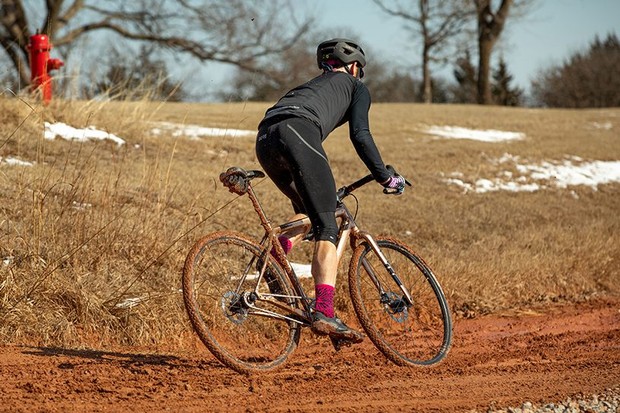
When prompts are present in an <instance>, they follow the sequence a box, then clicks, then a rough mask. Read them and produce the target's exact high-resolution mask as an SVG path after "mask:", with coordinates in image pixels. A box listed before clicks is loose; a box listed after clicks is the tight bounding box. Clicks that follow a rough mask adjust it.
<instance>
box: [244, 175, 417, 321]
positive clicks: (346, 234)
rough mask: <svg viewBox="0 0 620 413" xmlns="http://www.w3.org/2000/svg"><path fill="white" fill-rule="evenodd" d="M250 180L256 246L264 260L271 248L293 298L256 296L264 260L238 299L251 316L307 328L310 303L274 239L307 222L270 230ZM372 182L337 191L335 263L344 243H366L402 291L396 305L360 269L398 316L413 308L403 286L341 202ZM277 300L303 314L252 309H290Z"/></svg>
mask: <svg viewBox="0 0 620 413" xmlns="http://www.w3.org/2000/svg"><path fill="white" fill-rule="evenodd" d="M252 172H254V173H255V174H256V175H255V176H252V177H260V176H261V175H262V172H260V171H252ZM252 177H246V178H245V179H247V191H246V193H247V194H248V196H249V198H250V200H251V201H252V205H253V207H254V210H255V211H256V213H257V214H258V216H259V218H260V221H261V226H262V227H263V229H264V230H265V235H264V236H263V239H262V240H261V242H260V245H261V247H262V248H263V249H264V250H263V254H265V256H268V254H270V251H271V250H270V248H269V247H270V246H273V248H274V251H275V259H276V261H277V262H278V264H280V266H281V267H282V268H283V269H284V272H285V273H286V275H287V277H288V280H289V281H290V283H291V285H292V286H293V289H294V292H295V293H296V294H297V295H296V296H290V295H282V294H267V293H260V292H259V291H258V286H259V285H260V281H261V279H262V277H263V276H264V273H265V268H266V267H267V259H264V260H263V263H262V266H261V268H259V269H258V270H259V274H258V277H259V278H258V280H257V283H256V286H255V288H254V291H252V292H249V293H248V292H246V293H244V294H243V295H242V297H241V298H242V300H243V301H244V304H245V305H246V306H248V308H249V309H251V310H252V311H251V313H252V314H254V315H262V316H267V317H272V318H279V319H283V320H287V321H293V322H295V323H299V324H303V325H309V324H310V314H311V313H312V308H311V301H312V300H311V299H309V298H308V296H307V295H306V294H305V292H304V289H303V287H302V285H301V283H300V282H299V279H298V278H297V275H296V274H295V271H294V270H293V268H292V266H291V264H290V262H289V260H288V258H287V257H286V254H285V252H284V249H283V248H282V246H281V245H280V242H279V241H278V235H280V234H281V233H282V232H284V231H287V230H290V229H295V228H301V227H309V226H310V219H309V218H308V217H305V218H302V219H297V220H294V221H290V222H286V223H283V224H281V225H278V226H275V227H274V226H273V225H272V224H271V223H270V221H269V219H268V218H267V215H266V214H265V211H264V210H263V208H262V206H261V205H260V202H259V201H258V198H257V196H256V193H255V192H254V189H253V188H252V185H251V182H250V180H251V179H252ZM373 180H374V178H373V177H372V175H367V176H365V177H364V178H362V179H359V180H358V181H355V182H354V183H352V184H350V185H347V186H344V187H342V188H340V189H339V190H338V191H337V205H336V220H340V226H339V231H338V244H337V246H336V254H337V260H338V262H340V260H341V258H342V256H343V254H344V251H345V249H346V247H347V243H349V244H350V247H351V249H352V250H354V249H355V247H356V245H357V244H358V243H359V242H362V241H366V242H367V243H368V245H369V246H370V248H371V249H372V250H373V251H374V252H375V253H376V254H377V257H378V258H379V260H380V261H381V263H382V264H383V266H384V267H385V269H386V270H387V271H388V273H389V274H390V275H391V277H392V279H393V280H394V282H396V284H397V285H398V287H399V288H400V290H401V291H402V293H403V296H402V297H401V298H400V299H399V300H398V301H399V302H397V303H393V302H392V303H390V301H391V299H390V298H388V297H387V294H386V292H385V290H384V288H383V286H382V285H381V282H380V281H379V278H378V277H377V276H376V275H375V271H374V269H373V268H372V266H371V265H370V264H369V263H368V262H367V261H366V259H364V260H363V261H362V265H363V266H364V269H365V270H366V271H367V273H368V274H369V276H370V278H371V280H372V282H373V284H374V285H375V287H376V288H377V290H378V292H379V293H380V295H381V297H385V300H386V301H385V304H389V305H390V307H391V308H392V309H393V310H394V311H395V312H400V311H403V310H405V308H409V307H411V306H412V305H413V300H412V298H411V295H410V293H409V291H408V290H407V288H406V287H405V286H404V285H403V283H402V282H401V280H400V279H399V277H398V275H397V274H396V272H395V271H394V269H393V268H392V266H391V265H390V263H389V262H388V260H387V258H386V257H385V255H384V254H383V253H382V252H381V249H380V248H379V245H378V244H377V242H376V241H375V239H374V238H373V237H372V236H371V235H370V234H369V233H368V232H365V231H362V230H360V229H359V228H358V226H357V224H356V223H355V218H354V216H353V214H351V212H350V211H349V209H348V208H347V206H346V205H345V204H344V203H343V200H344V198H346V197H347V196H349V195H350V194H351V193H352V192H353V191H354V190H356V189H358V188H360V187H361V186H363V185H365V184H367V183H369V182H371V181H373ZM253 263H254V259H252V260H251V262H250V263H249V264H248V267H247V268H246V271H245V276H244V277H242V279H241V282H240V283H239V287H241V285H242V284H243V281H244V279H245V278H246V277H247V274H248V273H249V270H250V268H252V266H253ZM237 293H240V291H237ZM270 297H273V298H276V300H269V299H268V298H270ZM277 298H289V299H290V298H292V299H298V300H300V301H301V303H302V305H303V307H304V308H303V310H304V312H303V314H297V315H298V316H301V320H300V319H299V318H295V317H289V316H285V315H282V314H278V313H276V312H273V311H269V310H266V309H263V308H258V307H256V306H255V305H254V303H255V302H256V301H257V300H258V301H265V300H266V301H269V303H270V304H272V305H276V306H278V307H281V308H283V309H288V310H290V309H291V308H290V306H287V305H284V303H280V302H278V300H277Z"/></svg>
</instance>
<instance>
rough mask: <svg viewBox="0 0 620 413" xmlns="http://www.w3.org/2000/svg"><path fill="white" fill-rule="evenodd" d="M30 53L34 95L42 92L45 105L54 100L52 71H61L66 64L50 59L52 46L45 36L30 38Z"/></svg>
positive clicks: (36, 35) (39, 35)
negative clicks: (39, 91)
mask: <svg viewBox="0 0 620 413" xmlns="http://www.w3.org/2000/svg"><path fill="white" fill-rule="evenodd" d="M28 50H29V51H30V80H31V82H32V84H31V88H32V91H33V93H36V92H37V91H38V90H41V96H42V98H43V102H44V103H46V104H47V103H49V102H50V100H52V77H51V76H50V71H52V70H57V69H60V68H61V67H62V66H63V65H64V62H63V61H62V60H60V59H50V50H52V44H51V43H50V42H49V38H48V37H47V36H46V35H45V34H39V33H37V34H35V35H33V36H30V43H29V44H28Z"/></svg>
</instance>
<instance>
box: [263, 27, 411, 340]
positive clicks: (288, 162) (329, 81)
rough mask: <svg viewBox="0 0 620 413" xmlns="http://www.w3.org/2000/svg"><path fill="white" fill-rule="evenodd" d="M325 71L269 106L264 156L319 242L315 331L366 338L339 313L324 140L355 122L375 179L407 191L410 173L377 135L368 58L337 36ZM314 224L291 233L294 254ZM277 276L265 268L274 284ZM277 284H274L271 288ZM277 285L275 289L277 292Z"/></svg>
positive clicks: (288, 240)
mask: <svg viewBox="0 0 620 413" xmlns="http://www.w3.org/2000/svg"><path fill="white" fill-rule="evenodd" d="M317 64H318V67H319V69H322V70H323V73H322V74H321V75H319V76H317V77H315V78H314V79H312V80H310V81H308V82H306V83H304V84H302V85H300V86H298V87H296V88H294V89H292V90H290V91H289V92H288V93H286V94H285V95H284V96H283V97H282V98H281V99H280V100H279V101H278V102H277V103H276V104H275V105H274V106H272V107H271V108H269V109H268V110H267V111H266V113H265V117H264V118H263V120H262V121H261V122H260V124H259V126H258V135H257V138H256V155H257V158H258V161H259V162H260V164H261V166H262V167H263V169H264V170H265V172H266V173H267V175H268V176H269V177H270V179H271V180H272V181H273V182H274V183H275V185H276V186H277V187H278V189H280V191H282V192H283V193H284V195H286V196H287V197H288V198H289V199H290V200H291V202H292V204H293V209H294V211H295V216H294V217H293V218H292V219H299V218H302V217H304V216H305V215H307V216H308V217H309V219H310V222H311V225H312V234H313V238H314V241H315V246H314V255H313V259H312V266H311V268H312V269H311V272H312V277H313V279H314V284H315V298H316V302H315V308H314V310H315V311H314V313H313V323H312V330H313V331H314V332H315V333H317V334H321V335H329V336H330V337H332V338H336V339H346V340H349V341H352V342H360V341H362V340H363V335H362V334H361V333H359V332H357V331H355V330H353V329H351V328H349V327H348V326H347V325H346V324H345V323H344V322H342V320H340V319H339V318H338V317H336V315H335V313H334V294H335V285H336V272H337V267H338V262H337V255H336V242H337V236H338V226H337V223H336V219H335V216H334V214H335V211H336V202H337V200H336V184H335V180H334V176H333V174H332V170H331V167H330V165H329V161H328V158H327V155H326V153H325V151H324V149H323V146H322V143H323V141H324V140H325V139H326V138H327V136H328V135H329V134H330V133H331V132H332V131H333V130H334V129H335V128H337V127H339V126H341V125H343V124H345V123H347V122H348V123H349V136H350V139H351V141H352V143H353V146H354V147H355V150H356V152H357V154H358V156H359V157H360V158H361V160H362V161H363V162H364V164H365V165H366V167H367V168H368V169H369V170H370V172H371V173H372V175H373V177H374V178H375V180H376V181H377V182H378V183H380V184H381V185H383V186H384V187H385V188H389V189H390V190H391V191H395V192H396V193H398V194H400V193H402V192H403V191H404V188H405V179H404V178H403V177H402V176H399V175H395V174H392V173H390V172H389V171H388V170H387V169H386V167H385V164H384V163H383V160H382V158H381V155H380V153H379V150H378V148H377V146H376V145H375V142H374V140H373V137H372V135H371V133H370V129H369V123H368V111H369V109H370V93H369V91H368V88H367V87H366V86H365V85H364V84H363V83H362V82H361V81H360V79H361V78H362V77H363V76H364V71H363V68H364V66H365V65H366V56H365V55H364V51H363V50H362V48H361V47H360V46H359V45H358V44H357V43H356V42H354V41H351V40H348V39H342V38H337V39H331V40H327V41H324V42H322V43H321V44H319V46H318V48H317ZM308 230H310V228H307V229H305V230H304V229H302V230H297V232H288V233H287V232H285V233H283V234H282V235H281V236H280V244H281V245H282V247H283V248H284V251H285V252H286V253H288V252H289V251H290V250H291V249H292V248H293V246H294V245H295V244H296V243H298V242H299V241H301V240H302V239H303V237H304V236H305V232H307V231H308ZM269 276H270V275H269V274H265V277H266V279H267V282H269V281H270V280H269ZM270 288H271V287H270ZM277 290H278V289H277V286H276V288H272V290H271V291H272V293H274V294H275V293H277Z"/></svg>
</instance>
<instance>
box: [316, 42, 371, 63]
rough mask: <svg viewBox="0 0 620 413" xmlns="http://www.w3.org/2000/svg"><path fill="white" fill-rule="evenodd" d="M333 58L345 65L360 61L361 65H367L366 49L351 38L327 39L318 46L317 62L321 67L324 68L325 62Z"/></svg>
mask: <svg viewBox="0 0 620 413" xmlns="http://www.w3.org/2000/svg"><path fill="white" fill-rule="evenodd" d="M331 59H338V60H340V61H341V62H342V63H344V64H345V65H348V64H349V63H353V62H358V63H359V65H360V66H361V67H364V66H366V56H365V55H364V51H363V50H362V48H361V47H360V46H359V45H358V44H357V43H355V42H354V41H353V40H349V39H331V40H326V41H324V42H322V43H321V44H320V45H319V47H317V49H316V62H317V65H318V66H319V69H323V63H324V62H326V61H328V60H331Z"/></svg>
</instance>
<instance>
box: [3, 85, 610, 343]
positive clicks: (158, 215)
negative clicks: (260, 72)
mask: <svg viewBox="0 0 620 413" xmlns="http://www.w3.org/2000/svg"><path fill="white" fill-rule="evenodd" d="M267 107H268V104H262V103H245V104H243V103H240V104H182V103H178V104H172V103H166V104H160V103H153V102H148V101H141V102H109V101H107V102H106V101H88V102H65V101H56V102H54V103H52V104H51V105H50V106H48V107H42V106H40V105H39V104H38V103H36V102H34V101H26V100H20V99H15V98H12V99H8V98H1V97H0V108H1V110H0V157H3V158H5V157H9V156H11V157H18V158H20V159H22V160H25V161H30V162H33V163H34V165H33V166H32V167H26V166H9V165H6V164H0V258H1V259H2V260H0V342H4V343H29V344H47V345H51V344H57V345H84V344H89V345H93V344H95V345H105V344H110V343H124V344H141V345H146V344H149V345H154V344H157V345H181V344H182V343H183V342H184V341H185V339H186V338H187V337H191V336H192V333H191V330H190V327H189V324H188V323H187V322H186V317H185V312H184V309H183V303H182V298H181V294H180V271H181V267H182V263H183V260H184V258H185V254H186V252H187V251H188V249H189V246H190V245H191V243H192V242H193V241H194V240H195V239H197V238H198V237H199V236H200V235H202V234H204V233H207V232H210V231H213V230H217V229H224V228H227V229H237V230H240V231H246V232H250V233H251V234H254V235H256V236H258V235H259V229H260V228H259V227H258V220H257V219H256V218H255V217H254V215H253V211H252V209H251V207H250V205H249V202H248V201H247V200H245V199H243V198H242V199H237V198H236V196H234V195H231V194H230V193H229V192H228V191H227V190H225V189H224V188H222V187H221V185H220V184H219V182H218V180H217V177H218V175H219V173H220V172H221V171H222V170H225V169H226V168H227V167H229V166H232V165H239V166H243V167H246V168H258V163H257V162H256V160H255V157H254V150H253V148H254V141H253V139H252V138H231V137H226V138H202V139H198V140H196V139H189V138H182V137H181V138H175V137H172V136H152V134H151V133H149V131H150V130H151V128H152V124H151V123H150V122H153V121H169V122H176V123H182V124H199V125H203V126H212V127H219V128H232V129H255V127H256V124H257V123H258V121H259V120H260V118H261V115H262V114H263V112H264V110H265V109H266V108H267ZM44 121H62V122H65V123H68V124H70V125H72V126H75V127H86V126H91V125H92V126H96V127H97V128H99V129H103V130H107V131H109V132H112V133H114V134H116V135H118V136H120V137H122V138H123V139H125V140H126V142H127V143H126V144H125V145H123V146H117V145H116V144H114V143H112V142H110V141H104V142H85V143H78V142H67V141H64V140H61V139H56V140H53V141H49V140H45V139H43V122H44ZM371 122H372V127H373V133H374V135H375V138H376V141H377V143H378V145H379V147H380V148H381V150H382V152H383V156H384V158H385V160H386V161H387V162H388V163H391V164H393V165H395V166H397V168H398V169H399V170H400V171H401V172H402V173H403V174H405V175H406V176H407V177H409V178H410V179H412V180H413V181H414V183H415V187H414V189H413V190H408V191H407V193H406V194H405V195H404V196H403V197H400V198H397V197H387V196H384V195H383V194H382V193H381V191H380V188H379V187H378V186H372V185H370V186H367V187H365V188H363V189H362V190H360V191H359V192H358V194H357V195H358V198H359V200H360V212H359V215H358V218H359V223H360V224H361V225H362V226H363V227H364V228H365V229H367V230H369V231H371V232H373V233H377V234H380V233H383V234H389V235H392V236H396V237H399V238H401V239H403V240H404V241H406V242H408V243H410V244H411V245H412V246H414V249H416V250H418V251H419V253H420V254H421V255H422V256H423V257H425V258H426V260H427V261H428V262H429V264H430V265H431V266H432V267H433V268H434V269H435V271H436V273H437V275H438V277H439V279H440V281H441V283H442V285H443V286H444V289H445V291H446V293H447V295H448V297H449V300H450V303H451V305H452V307H453V309H454V310H455V312H456V314H457V315H460V316H472V315H475V314H480V313H484V312H493V311H497V310H500V309H510V308H528V307H531V306H535V305H538V304H541V303H542V304H544V303H547V302H552V301H576V300H585V299H591V298H592V297H599V296H614V297H617V296H618V294H619V293H620V288H619V285H620V282H619V281H620V247H619V245H620V239H619V238H620V235H618V234H620V231H619V230H620V220H619V218H618V211H619V210H620V196H619V195H620V185H619V184H617V183H615V184H609V185H603V186H600V187H599V188H598V190H592V189H591V188H588V187H574V188H571V189H570V190H566V189H548V190H544V191H540V192H535V193H509V192H496V193H488V194H474V193H468V194H464V193H463V192H462V190H460V189H458V188H457V187H455V186H449V185H447V184H445V183H444V182H443V181H442V180H443V178H444V177H445V176H446V175H448V174H450V173H451V172H455V171H458V172H461V173H463V175H464V176H465V177H466V178H468V179H472V180H473V179H476V178H479V177H484V178H491V177H493V176H495V175H496V174H498V173H500V172H501V168H502V166H501V165H497V164H496V163H493V162H491V160H493V159H496V158H498V157H500V156H501V155H502V154H504V153H510V154H513V155H519V156H521V157H522V158H524V159H527V160H529V161H531V162H538V161H542V160H561V159H563V158H564V157H565V156H566V155H571V156H580V157H582V158H584V159H586V160H617V159H620V145H619V142H618V137H617V131H618V129H619V128H620V110H591V111H589V110H582V111H571V110H533V109H506V108H495V107H491V108H487V107H478V106H425V105H404V104H402V105H401V104H383V105H375V106H374V107H373V109H372V112H371ZM594 122H597V123H604V122H611V123H612V124H613V128H612V129H597V128H595V127H593V124H594ZM425 125H429V126H430V125H454V126H463V127H469V128H476V129H478V128H479V129H501V130H507V131H520V132H524V133H526V134H527V139H526V140H525V141H520V142H509V143H482V142H474V141H457V140H438V139H434V138H432V137H430V136H429V135H426V134H424V133H423V132H421V129H422V128H423V127H424V126H425ZM326 148H327V151H328V154H329V156H330V161H331V163H332V166H333V168H334V171H335V175H336V177H337V181H338V184H345V183H347V182H349V181H352V180H354V179H356V178H359V177H360V176H362V175H363V174H365V173H366V171H365V169H364V167H363V165H362V163H361V161H359V160H358V158H357V157H356V155H355V152H354V150H353V148H352V146H351V144H350V142H349V141H348V138H347V137H346V131H345V130H337V131H336V132H335V133H334V135H333V136H331V137H330V138H329V139H328V141H327V142H326ZM256 189H257V192H258V194H259V196H260V199H261V200H262V202H263V203H264V206H265V208H266V210H267V211H268V213H269V214H270V215H271V217H272V218H273V220H274V221H282V220H284V219H286V217H287V216H288V215H289V214H290V210H289V206H288V203H287V202H286V201H285V199H284V198H283V196H282V195H280V194H279V193H278V192H277V191H276V190H275V188H274V186H273V185H272V184H271V183H270V182H269V181H267V180H265V181H262V182H260V183H258V185H257V186H256ZM309 255H310V248H309V246H304V247H302V248H300V249H299V250H298V251H296V252H295V255H294V256H293V258H294V259H296V260H304V259H308V257H309ZM344 278H345V272H344V268H343V271H342V272H341V276H340V279H339V289H340V291H342V293H341V294H340V295H339V299H338V303H337V304H338V307H339V311H341V312H344V313H346V312H347V311H349V310H350V307H349V306H348V304H347V300H346V295H345V291H344V290H345V289H346V287H345V285H344V284H345V283H344V281H345V279H344Z"/></svg>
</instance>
